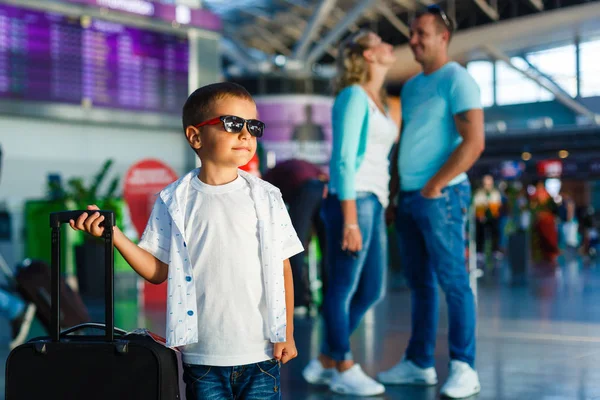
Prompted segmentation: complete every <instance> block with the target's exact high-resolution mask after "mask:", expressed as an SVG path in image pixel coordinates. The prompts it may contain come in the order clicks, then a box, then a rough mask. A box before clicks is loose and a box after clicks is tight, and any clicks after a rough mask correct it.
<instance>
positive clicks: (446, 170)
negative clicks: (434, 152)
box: [421, 109, 485, 198]
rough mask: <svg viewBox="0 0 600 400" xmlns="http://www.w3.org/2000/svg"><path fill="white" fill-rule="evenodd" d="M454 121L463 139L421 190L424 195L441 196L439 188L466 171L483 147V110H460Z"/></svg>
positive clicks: (477, 157) (429, 196)
mask: <svg viewBox="0 0 600 400" xmlns="http://www.w3.org/2000/svg"><path fill="white" fill-rule="evenodd" d="M454 122H455V124H456V129H457V130H458V133H460V135H461V136H462V137H463V141H462V143H461V144H460V145H459V146H458V147H457V148H456V149H455V150H454V152H452V154H451V155H450V157H449V158H448V160H447V161H446V163H445V164H444V165H443V166H442V168H440V170H439V171H438V172H437V174H435V175H434V176H433V177H432V178H431V179H430V180H429V182H427V185H425V187H424V188H423V190H422V191H421V193H422V194H423V196H425V197H428V198H433V197H439V196H441V190H442V189H443V188H444V187H446V186H447V185H448V183H449V182H450V181H451V180H452V179H454V178H455V177H456V176H458V175H460V174H461V173H463V172H466V171H468V170H469V169H470V168H471V167H472V166H473V164H475V162H476V161H477V160H478V159H479V156H480V155H481V153H482V152H483V150H484V148H485V136H484V129H483V110H481V109H472V110H467V111H464V112H460V113H458V114H456V115H455V116H454Z"/></svg>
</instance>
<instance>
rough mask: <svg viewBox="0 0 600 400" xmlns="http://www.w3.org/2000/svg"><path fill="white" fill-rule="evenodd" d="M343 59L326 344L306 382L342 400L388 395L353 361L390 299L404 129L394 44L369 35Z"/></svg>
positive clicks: (351, 43) (360, 35) (343, 50)
mask: <svg viewBox="0 0 600 400" xmlns="http://www.w3.org/2000/svg"><path fill="white" fill-rule="evenodd" d="M339 57H340V58H339V60H338V63H339V64H338V78H337V81H336V85H335V86H336V88H335V89H336V99H335V103H334V105H333V110H332V127H333V149H332V155H331V162H330V174H331V177H330V184H329V195H328V197H327V199H325V201H324V203H323V207H322V213H323V218H324V221H325V229H326V233H327V255H328V259H327V264H328V266H327V267H328V268H329V284H328V285H329V287H328V289H327V293H326V294H325V301H324V304H323V317H324V320H325V343H324V344H323V347H322V350H321V355H320V356H319V358H318V359H316V360H312V361H311V362H310V363H309V365H308V366H307V367H306V368H305V369H304V371H303V376H304V378H305V379H306V380H307V381H308V382H310V383H313V384H329V387H330V389H331V390H332V391H334V392H337V393H344V394H351V395H357V396H372V395H376V394H381V393H383V392H384V391H385V388H384V386H383V385H381V384H380V383H378V382H376V381H375V380H373V379H372V378H370V377H368V376H367V375H366V374H365V373H364V372H363V371H362V369H361V368H360V366H359V365H358V364H356V363H355V362H354V361H353V359H352V353H351V352H350V335H351V334H352V332H353V331H354V330H355V329H356V327H357V326H358V325H359V323H360V321H361V319H362V317H363V316H364V315H365V313H366V312H367V311H368V310H369V309H370V308H371V307H372V306H373V305H374V304H375V303H376V302H377V301H378V300H379V299H381V298H382V297H383V295H384V293H385V275H386V269H387V236H386V230H385V220H384V213H385V209H386V207H387V205H388V194H389V193H388V186H389V180H390V176H389V159H388V156H389V153H390V150H391V148H392V146H393V144H394V141H395V140H396V139H397V137H398V127H397V125H396V123H395V122H394V121H393V120H392V118H391V117H390V115H389V113H388V111H387V108H386V101H385V91H384V88H383V84H384V79H385V75H386V74H387V72H388V70H389V68H390V67H391V66H392V64H393V63H394V61H395V56H394V54H393V48H392V46H391V45H390V44H388V43H384V42H383V41H382V40H381V38H380V37H379V36H377V35H376V34H375V33H373V32H370V31H364V30H363V31H359V32H357V33H356V34H354V35H353V36H351V37H350V38H348V39H347V40H346V41H344V42H343V43H342V45H341V46H340V52H339ZM336 371H337V373H336Z"/></svg>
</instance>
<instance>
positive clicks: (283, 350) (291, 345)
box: [273, 339, 298, 364]
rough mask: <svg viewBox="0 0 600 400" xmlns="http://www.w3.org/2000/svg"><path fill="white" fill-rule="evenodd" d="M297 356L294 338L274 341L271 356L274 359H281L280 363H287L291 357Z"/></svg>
mask: <svg viewBox="0 0 600 400" xmlns="http://www.w3.org/2000/svg"><path fill="white" fill-rule="evenodd" d="M296 356H298V350H297V349H296V342H295V341H294V339H291V340H288V341H287V342H280V343H275V348H274V350H273V357H274V358H275V359H276V360H279V361H281V363H282V364H285V363H287V362H288V361H290V360H291V359H292V358H296Z"/></svg>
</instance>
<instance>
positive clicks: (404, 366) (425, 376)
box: [377, 358, 438, 386]
mask: <svg viewBox="0 0 600 400" xmlns="http://www.w3.org/2000/svg"><path fill="white" fill-rule="evenodd" d="M377 379H378V380H379V382H382V383H385V384H388V385H418V386H430V385H437V382H438V380H437V374H436V372H435V368H433V367H429V368H420V367H419V366H418V365H416V364H415V363H413V362H412V361H409V360H407V359H406V358H403V359H402V361H400V362H399V363H398V364H396V365H394V366H393V367H392V368H390V369H388V370H387V371H383V372H380V373H379V374H377Z"/></svg>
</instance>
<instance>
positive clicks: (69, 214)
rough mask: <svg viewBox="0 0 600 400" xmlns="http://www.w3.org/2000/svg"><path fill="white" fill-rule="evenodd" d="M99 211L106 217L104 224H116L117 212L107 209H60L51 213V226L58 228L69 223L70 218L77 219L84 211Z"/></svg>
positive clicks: (108, 225)
mask: <svg viewBox="0 0 600 400" xmlns="http://www.w3.org/2000/svg"><path fill="white" fill-rule="evenodd" d="M96 212H99V213H100V215H101V216H103V217H104V221H102V226H105V227H112V226H114V225H115V213H114V212H112V211H105V210H75V211H59V212H53V213H50V228H58V227H60V225H62V224H67V223H69V221H70V220H73V221H76V220H77V218H79V217H80V216H81V214H83V213H88V214H93V213H96Z"/></svg>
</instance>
